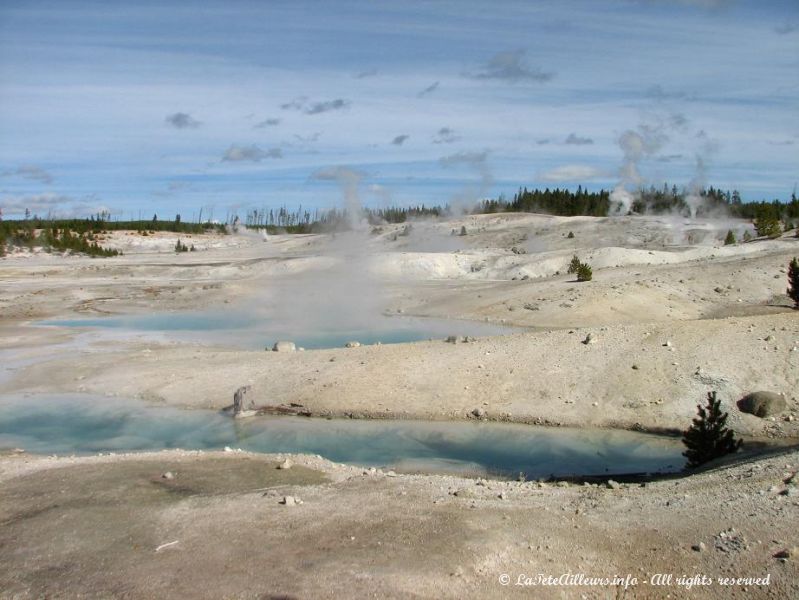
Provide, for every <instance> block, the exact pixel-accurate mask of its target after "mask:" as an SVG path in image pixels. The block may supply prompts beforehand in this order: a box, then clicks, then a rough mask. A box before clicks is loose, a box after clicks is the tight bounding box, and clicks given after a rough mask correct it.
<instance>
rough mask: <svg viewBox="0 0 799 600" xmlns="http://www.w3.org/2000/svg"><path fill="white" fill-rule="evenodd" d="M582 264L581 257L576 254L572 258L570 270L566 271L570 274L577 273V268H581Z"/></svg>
mask: <svg viewBox="0 0 799 600" xmlns="http://www.w3.org/2000/svg"><path fill="white" fill-rule="evenodd" d="M581 264H582V263H581V262H580V259H579V258H578V257H577V255H576V254H575V255H574V256H572V260H571V262H570V263H569V270H568V271H566V272H567V273H569V274H571V273H576V272H577V269H579V268H580V265H581Z"/></svg>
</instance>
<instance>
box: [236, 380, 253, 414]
mask: <svg viewBox="0 0 799 600" xmlns="http://www.w3.org/2000/svg"><path fill="white" fill-rule="evenodd" d="M249 391H250V386H249V385H243V386H241V387H240V388H239V389H237V390H236V393H235V394H233V416H234V417H235V416H236V415H237V414H239V413H240V412H241V411H243V410H244V396H245V395H246V394H247V392H249Z"/></svg>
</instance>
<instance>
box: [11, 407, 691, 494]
mask: <svg viewBox="0 0 799 600" xmlns="http://www.w3.org/2000/svg"><path fill="white" fill-rule="evenodd" d="M225 446H230V447H232V448H242V449H245V450H251V451H255V452H269V453H272V452H283V453H304V454H319V455H321V456H323V457H325V458H328V459H330V460H333V461H336V462H344V463H352V464H356V465H363V466H380V467H389V468H393V469H395V470H398V471H420V472H450V473H465V474H479V475H499V476H503V475H504V476H517V475H518V474H519V473H524V474H525V476H526V477H527V478H528V479H534V478H542V477H544V478H545V477H550V476H569V475H606V474H631V473H658V472H674V471H679V470H680V469H681V468H682V466H683V464H684V460H683V457H682V456H681V452H682V449H683V448H682V445H681V443H680V441H679V439H677V438H670V437H664V436H655V435H648V434H642V433H636V432H629V431H608V430H584V429H570V428H544V427H534V426H527V425H513V424H503V423H484V422H435V421H367V420H339V419H334V420H326V419H315V418H304V417H255V418H252V419H244V420H233V419H232V418H230V417H229V416H227V415H223V414H221V413H218V412H215V411H209V410H181V409H175V408H167V407H158V406H153V405H149V404H146V403H144V402H140V401H134V400H119V399H109V398H103V397H95V396H85V395H70V396H50V395H47V396H45V395H36V396H30V397H27V398H26V397H24V396H0V448H15V447H19V448H24V449H26V450H27V451H29V452H35V453H42V454H53V453H55V454H73V453H74V454H87V453H96V452H124V451H144V450H160V449H164V448H183V449H220V448H224V447H225Z"/></svg>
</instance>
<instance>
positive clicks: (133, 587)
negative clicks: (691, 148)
mask: <svg viewBox="0 0 799 600" xmlns="http://www.w3.org/2000/svg"><path fill="white" fill-rule="evenodd" d="M461 226H465V227H466V228H467V233H468V234H467V235H466V236H463V237H461V236H449V232H450V231H451V230H452V229H456V230H460V227H461ZM678 229H679V230H675V228H674V223H673V222H666V221H663V220H659V219H656V218H649V217H638V218H624V219H590V218H573V219H567V218H556V217H546V216H538V215H484V216H480V217H468V218H465V219H462V220H454V221H450V222H446V223H433V224H419V225H418V226H416V227H414V233H413V234H412V235H410V236H407V237H396V236H393V233H392V230H391V228H390V227H387V228H385V229H384V231H382V232H381V233H380V234H379V235H364V236H363V237H362V238H353V239H351V240H346V239H343V236H340V237H339V239H336V240H333V239H329V238H327V237H325V236H294V237H290V236H276V237H275V238H273V239H272V240H270V242H269V243H264V242H262V241H261V240H260V239H257V238H254V237H246V236H240V237H235V238H234V237H230V238H219V239H217V238H216V237H215V236H214V237H213V239H211V238H209V239H208V240H204V239H200V238H198V239H195V240H192V242H193V243H195V244H196V245H197V247H198V248H200V250H199V251H198V252H195V253H188V254H187V255H179V256H178V255H175V254H172V253H169V252H164V251H163V249H169V248H171V247H173V246H174V242H175V240H174V239H171V238H169V236H168V235H166V234H159V239H158V240H157V242H148V245H147V247H137V246H136V244H139V245H140V242H139V241H138V240H134V241H131V240H133V239H134V236H124V235H118V236H117V237H118V238H119V239H118V240H116V242H114V243H117V244H118V245H119V247H120V248H122V249H123V251H125V255H124V256H122V257H118V258H112V259H105V260H92V259H88V258H76V257H61V256H51V255H25V256H10V257H7V258H3V259H0V278H2V281H3V286H2V288H0V334H1V335H0V353H2V358H3V370H2V371H0V394H16V395H19V394H30V402H36V395H37V394H72V393H87V394H97V395H101V396H119V397H130V398H139V399H143V400H145V401H148V402H152V403H155V404H159V405H164V404H165V405H169V406H174V407H182V408H188V409H190V408H211V409H221V408H223V407H225V406H227V405H229V404H230V402H231V400H232V395H233V392H234V391H235V390H236V389H237V388H238V387H239V386H242V385H250V386H251V389H252V392H251V394H252V400H253V401H254V402H256V403H258V404H261V405H275V406H277V405H290V404H292V403H294V404H300V405H302V406H303V407H304V408H305V409H306V410H307V411H308V412H310V413H311V414H313V415H315V416H337V417H344V416H346V417H352V418H401V419H440V420H463V419H488V420H501V421H514V422H521V423H536V424H544V425H550V426H558V425H563V426H567V425H568V426H574V427H587V426H591V427H604V428H623V429H640V430H649V431H671V432H674V431H679V430H681V429H684V428H685V427H686V426H687V424H688V423H689V422H690V419H691V417H692V416H693V415H694V412H695V406H696V404H697V403H698V402H701V401H702V399H703V398H704V396H705V394H706V393H707V392H708V391H710V390H715V391H717V392H718V394H719V397H720V398H721V399H722V402H723V406H724V409H725V410H727V411H729V413H730V424H731V425H732V426H733V428H734V429H735V430H736V431H737V432H738V433H739V434H740V435H745V436H747V437H748V439H750V440H752V441H754V442H758V441H771V440H775V439H780V440H782V443H783V444H787V445H788V446H790V444H791V443H792V440H793V439H795V438H797V437H799V422H798V421H797V409H798V408H799V406H798V405H797V400H796V390H797V389H799V350H798V349H797V348H798V347H799V319H797V315H796V312H795V311H793V310H792V309H791V307H790V303H789V301H788V299H787V297H786V295H785V288H786V276H785V270H786V267H787V264H788V261H789V260H790V258H791V257H792V256H795V255H799V240H796V239H795V238H790V237H788V236H787V235H786V236H784V237H783V238H782V239H778V240H763V241H757V242H753V243H749V244H741V245H735V246H728V247H724V246H722V245H721V243H720V242H719V241H718V240H719V239H720V237H719V235H721V237H722V238H723V235H722V234H720V232H719V231H716V230H715V229H714V227H713V224H712V223H708V222H690V223H682V224H681V225H680V228H678ZM569 231H571V232H573V233H574V237H573V238H569V237H568V236H567V233H568V232H569ZM686 231H691V232H693V233H692V234H691V235H690V236H688V235H686V234H685V232H686ZM697 232H704V233H703V235H699V234H698V233H697ZM722 233H726V229H725V230H724V231H723V232H722ZM162 238H163V239H162ZM134 242H135V243H134ZM688 242H692V243H688ZM159 244H160V245H159ZM161 246H163V248H161ZM514 248H515V251H514V250H513V249H514ZM521 248H524V251H523V252H522V251H520V249H521ZM573 254H578V255H579V256H580V257H581V258H583V259H584V260H588V261H589V262H591V263H592V265H593V266H594V280H593V281H591V282H588V283H579V284H578V283H577V282H575V281H573V279H572V277H571V276H569V275H566V274H565V267H566V265H567V264H568V262H569V260H570V258H571V256H572V255H573ZM353 299H355V300H353ZM198 309H213V310H229V311H238V312H239V313H241V312H243V311H251V312H252V313H254V314H259V313H258V311H260V310H263V311H264V314H268V315H270V317H271V318H281V319H283V320H284V321H285V322H286V323H290V324H293V325H294V326H296V327H299V326H303V327H309V328H313V327H317V326H319V324H321V323H323V321H324V319H341V320H343V321H346V320H348V319H351V318H353V315H355V316H358V315H367V316H368V315H372V314H375V315H385V314H392V315H395V316H398V317H399V318H401V317H402V316H414V317H419V318H423V317H435V318H444V319H453V320H455V319H457V320H466V321H468V320H475V321H480V322H483V323H485V322H488V323H490V324H496V325H505V326H512V327H523V328H528V329H526V330H523V331H521V332H519V333H513V334H510V335H507V336H490V337H477V339H476V340H472V341H469V342H463V341H458V340H456V343H447V342H446V341H444V339H435V340H432V341H421V342H416V343H408V344H384V345H361V346H360V347H351V348H340V347H336V348H325V349H318V350H307V351H304V352H299V351H298V352H271V351H265V350H245V349H242V348H241V347H236V345H235V344H232V343H230V342H225V343H222V342H219V341H215V340H213V339H211V338H212V336H211V335H209V339H208V340H200V341H179V340H175V339H174V338H172V337H170V336H169V335H168V334H163V335H161V336H145V337H141V336H139V335H137V334H136V333H135V332H126V331H122V332H117V333H115V334H114V335H109V334H108V333H107V332H98V331H94V330H87V331H84V330H76V329H72V328H42V327H37V326H35V323H36V322H38V321H40V320H43V319H74V318H87V317H88V318H96V317H102V316H104V315H117V316H119V315H129V314H144V313H153V312H156V313H160V312H169V311H187V310H198ZM298 315H299V317H298ZM295 318H296V319H297V320H296V321H292V319H295ZM455 322H456V321H453V323H455ZM453 333H454V332H453ZM589 335H590V338H589ZM586 342H588V343H586ZM755 390H767V391H773V392H777V393H783V394H784V395H785V399H786V405H787V406H786V410H784V411H782V412H781V413H779V414H776V415H774V416H772V417H769V418H765V419H761V418H758V417H754V416H752V415H748V414H745V413H742V412H741V411H739V410H738V408H737V406H736V404H735V402H736V400H737V399H739V398H740V397H741V396H742V395H744V394H745V393H748V392H751V391H755ZM284 459H285V457H284V456H274V455H267V456H259V455H250V454H247V453H239V452H228V453H212V452H208V453H200V452H185V451H169V452H159V453H150V454H136V455H115V456H100V457H81V458H71V457H60V458H45V457H37V456H32V455H30V454H29V453H14V452H12V451H11V449H9V452H7V453H6V454H5V455H3V457H2V458H0V479H1V480H2V488H1V489H0V554H2V557H3V560H2V561H0V590H2V592H0V597H8V598H12V597H22V598H25V597H38V596H40V595H50V596H55V597H59V596H71V595H78V594H82V595H85V596H89V597H92V596H93V597H109V596H112V597H114V596H128V597H154V596H158V597H176V598H177V597H189V596H190V597H209V598H211V597H222V596H227V597H242V598H245V597H298V598H300V597H333V596H342V595H355V596H366V595H372V594H377V595H378V596H388V597H407V596H409V595H416V596H420V597H464V596H480V597H507V596H508V595H514V594H518V595H522V594H525V595H530V594H531V592H532V591H535V592H536V593H538V595H539V596H540V597H561V594H563V593H565V594H566V596H567V597H571V596H575V595H577V596H579V594H586V595H588V596H589V597H590V596H592V595H594V596H597V595H598V597H604V596H606V595H608V594H611V595H619V596H621V597H624V596H625V594H626V595H627V597H666V595H667V594H669V593H670V594H671V595H672V597H676V596H679V595H681V594H683V593H684V592H685V590H684V588H682V589H681V588H679V587H678V585H677V583H676V579H677V578H678V577H680V576H683V575H689V576H690V575H696V574H704V575H707V576H709V577H711V578H714V583H713V584H712V585H708V586H696V587H693V588H692V589H691V592H690V593H691V595H692V596H695V597H714V598H730V597H773V598H785V597H792V596H796V595H797V594H799V588H797V583H796V582H797V566H796V565H797V552H798V551H797V550H796V549H795V548H796V546H799V538H797V534H796V533H795V527H794V525H793V524H794V523H795V522H796V521H797V517H799V514H797V512H799V498H798V497H797V492H796V487H795V483H794V474H795V472H796V470H797V468H798V467H799V453H797V452H796V451H795V450H792V449H790V448H788V449H784V450H780V451H779V453H778V454H773V455H768V454H764V455H761V456H756V457H751V456H750V457H748V458H746V459H745V461H744V462H740V463H736V462H732V463H730V464H727V465H718V466H715V467H713V468H712V469H711V470H709V471H707V472H702V473H698V474H694V475H691V476H690V477H685V478H676V479H671V480H662V481H655V482H650V483H647V484H646V485H645V486H643V487H641V486H640V485H637V484H636V485H632V484H619V485H616V484H613V485H610V486H609V485H607V484H601V485H597V486H592V485H585V486H582V485H568V484H563V487H561V486H559V485H554V484H543V485H540V484H539V483H537V482H508V481H505V482H501V481H477V480H474V479H463V478H458V477H453V476H444V475H402V474H389V473H387V472H381V471H377V470H375V471H370V470H369V469H363V468H355V467H351V466H344V465H336V464H333V463H329V462H327V461H324V460H322V459H319V458H314V457H308V456H293V457H292V461H293V462H294V463H295V467H292V468H291V469H288V470H286V472H283V470H280V469H276V468H275V467H276V465H277V464H279V463H280V462H281V461H283V460H284ZM742 459H743V457H742ZM253 465H255V467H253ZM167 472H169V473H171V474H173V476H174V478H173V479H168V478H163V477H162V475H164V474H165V473H167ZM293 477H296V479H292V478H293ZM286 496H291V497H292V498H299V499H301V500H302V504H299V503H295V504H294V505H291V503H289V504H281V502H282V501H283V500H284V498H285V497H286ZM101 523H102V527H101V526H100V524H101ZM172 542H177V543H175V544H173V543H172ZM693 547H696V548H697V549H693ZM564 573H572V574H575V573H577V574H580V573H581V574H584V575H586V576H597V577H613V576H616V575H618V576H622V577H624V576H626V575H628V574H629V575H631V576H632V577H636V578H637V579H638V581H639V583H638V587H636V588H635V589H628V590H627V591H624V589H623V586H621V585H620V584H619V583H618V582H617V583H615V584H613V585H611V586H600V587H590V586H583V587H579V586H578V587H576V588H569V589H565V588H564V587H562V586H549V587H547V588H546V589H545V587H541V586H538V587H536V589H535V590H531V589H530V588H529V587H527V586H524V585H518V586H517V585H515V583H516V582H517V580H518V576H519V575H526V576H527V575H532V576H533V577H536V576H537V575H538V574H545V575H552V576H555V577H559V576H560V575H561V574H564ZM503 574H506V575H508V576H509V577H510V578H511V585H508V586H504V585H502V583H501V582H500V579H499V578H500V576H501V575H503ZM657 574H672V575H673V576H674V580H675V582H674V583H673V585H671V586H662V587H659V586H655V585H654V584H652V583H646V584H644V583H641V582H642V581H643V580H646V581H650V578H651V577H652V576H653V575H657ZM767 575H770V579H769V580H768V585H763V584H762V581H761V585H756V584H755V583H753V582H749V583H748V584H747V583H746V582H744V583H741V584H740V585H733V586H732V587H730V586H724V585H721V584H720V583H718V582H717V580H715V578H717V577H744V578H745V577H750V578H754V579H757V578H763V577H766V576H767ZM754 579H753V581H754ZM523 581H526V580H523ZM744 588H746V589H744Z"/></svg>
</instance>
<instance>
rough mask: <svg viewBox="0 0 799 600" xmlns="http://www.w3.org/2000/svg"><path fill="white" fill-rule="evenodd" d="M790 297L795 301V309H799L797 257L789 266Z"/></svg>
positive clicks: (798, 268) (798, 262)
mask: <svg viewBox="0 0 799 600" xmlns="http://www.w3.org/2000/svg"><path fill="white" fill-rule="evenodd" d="M787 291H788V296H790V298H791V300H793V307H794V308H796V309H799V261H797V260H796V257H795V256H794V257H793V260H792V261H791V262H790V264H789V265H788V290H787Z"/></svg>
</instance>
